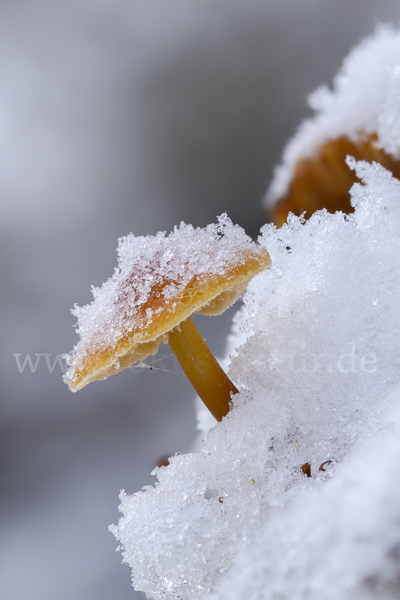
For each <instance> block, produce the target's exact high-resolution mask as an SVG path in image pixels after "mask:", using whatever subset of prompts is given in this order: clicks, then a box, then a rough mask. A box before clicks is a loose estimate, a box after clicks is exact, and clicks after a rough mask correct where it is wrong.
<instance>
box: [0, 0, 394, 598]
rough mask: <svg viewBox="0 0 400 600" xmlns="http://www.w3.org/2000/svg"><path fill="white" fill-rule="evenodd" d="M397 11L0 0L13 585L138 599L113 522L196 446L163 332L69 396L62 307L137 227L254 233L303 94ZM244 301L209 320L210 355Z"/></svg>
mask: <svg viewBox="0 0 400 600" xmlns="http://www.w3.org/2000/svg"><path fill="white" fill-rule="evenodd" d="M399 21H400V3H399V2H398V1H397V0H279V1H277V0H275V1H274V0H264V1H261V0H246V2H244V1H243V0H240V1H239V0H168V1H165V0H69V1H68V2H65V1H62V0H1V2H0V198H1V219H0V228H1V236H0V244H1V247H2V260H1V269H2V271H3V274H2V279H1V281H2V286H1V303H2V308H1V311H0V320H1V388H0V390H1V391H0V394H1V402H0V481H1V485H0V526H1V535H0V598H2V600H22V599H23V600H27V599H29V600H39V599H40V600H50V599H51V600H53V599H54V598H57V600H70V599H71V598H74V599H75V600H81V599H82V600H106V599H107V600H109V599H110V598H112V599H113V600H125V599H129V598H130V599H133V598H134V599H135V600H138V599H139V598H143V597H144V596H143V595H142V594H140V593H137V592H134V591H133V589H132V588H131V586H130V573H129V569H128V567H126V566H122V565H121V555H120V554H119V553H115V552H114V550H115V547H116V545H117V544H116V542H115V540H114V538H113V536H112V535H111V534H110V533H109V532H108V531H107V526H108V525H109V524H110V523H112V522H116V520H117V519H118V503H119V502H118V494H119V491H120V489H121V488H125V489H126V490H127V491H128V492H134V491H136V490H138V489H140V488H141V487H142V486H143V485H147V484H151V483H153V482H154V478H153V477H152V476H151V475H150V472H151V471H152V469H153V468H154V466H155V464H156V463H157V461H158V460H159V459H160V457H162V456H164V455H171V454H174V453H176V452H185V451H187V450H188V449H190V446H191V444H192V443H193V440H194V439H195V436H196V431H195V411H194V399H195V394H194V392H193V391H192V389H191V388H190V385H189V383H187V381H186V379H185V377H184V376H183V375H182V374H181V373H180V370H179V367H178V366H177V364H176V361H175V360H174V359H173V358H172V357H171V356H170V351H169V349H168V347H165V348H164V349H163V354H162V355H161V358H162V360H159V361H158V362H154V361H155V360H157V359H152V360H150V361H148V364H149V365H150V366H152V367H153V368H152V369H151V370H150V369H149V368H133V369H131V370H127V371H125V372H124V373H122V374H120V375H119V376H118V377H112V378H111V379H108V380H107V381H104V382H99V383H94V384H92V385H90V386H88V387H87V388H85V389H84V390H82V391H81V392H79V393H77V394H76V395H75V394H72V393H71V392H69V391H68V389H67V387H66V386H65V385H64V384H63V383H62V380H61V376H62V366H63V361H62V359H61V358H60V357H61V355H62V354H63V353H64V352H69V351H71V350H72V347H73V346H74V344H75V343H76V341H77V336H76V334H75V332H74V329H73V324H74V321H75V320H74V318H73V317H72V316H71V314H70V308H71V307H72V306H73V305H74V303H78V304H79V305H82V304H85V303H87V302H90V301H91V293H90V286H91V285H92V284H94V285H96V286H98V285H100V284H101V283H102V282H103V281H105V280H106V279H107V278H108V277H109V276H110V275H111V274H112V272H113V269H114V267H115V266H116V252H115V248H116V245H117V238H118V237H120V236H123V235H126V234H128V233H129V232H133V233H134V234H136V235H147V234H155V233H156V232H157V231H159V230H167V231H170V230H171V229H172V228H173V226H174V225H175V224H178V223H179V222H180V221H182V220H183V221H185V222H187V223H192V224H193V225H195V226H204V225H206V224H207V223H211V222H215V219H216V216H217V215H219V214H220V213H222V212H223V211H227V213H228V215H229V216H230V217H231V219H232V220H233V221H234V222H235V223H238V224H240V225H241V226H242V227H244V228H245V229H246V231H247V233H248V234H249V235H251V236H253V237H256V236H257V233H258V231H259V228H260V227H261V226H262V225H263V224H264V222H265V221H266V215H265V214H264V212H263V209H262V207H261V199H262V196H263V194H264V191H265V189H266V187H267V185H268V182H269V180H270V178H271V174H272V171H273V167H274V165H275V164H276V163H277V162H278V161H279V159H280V156H281V152H282V149H283V146H284V144H285V142H286V141H287V139H288V138H289V137H290V136H291V135H292V134H293V132H294V130H295V128H296V126H297V125H298V124H299V122H300V120H301V119H302V118H304V117H305V116H306V115H307V114H308V109H307V106H306V96H307V94H308V93H309V92H311V91H312V90H313V89H314V88H315V87H316V86H317V85H319V84H321V83H329V82H330V81H331V78H332V76H333V75H334V74H335V72H336V70H337V68H338V67H339V65H340V63H341V61H342V59H343V58H344V56H346V54H347V53H348V51H349V50H350V48H351V47H353V46H354V45H355V44H356V43H357V42H358V41H359V39H360V38H361V37H363V36H365V35H368V34H370V33H371V32H372V31H373V29H374V28H375V26H376V25H377V24H378V23H379V22H391V23H393V24H395V25H397V23H399ZM234 312H235V309H234V308H233V309H231V310H230V311H228V312H227V313H225V315H223V316H220V317H218V318H214V319H208V318H206V317H203V318H199V319H198V321H197V324H198V326H199V328H200V330H201V332H202V334H203V335H204V336H205V338H206V339H207V342H208V343H209V345H210V347H211V348H212V350H213V351H214V353H215V354H216V355H217V356H222V355H223V353H224V345H225V339H226V336H227V334H228V332H229V328H230V321H231V319H232V315H233V314H234ZM28 357H30V358H28ZM29 361H31V362H29Z"/></svg>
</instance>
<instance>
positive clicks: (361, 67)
mask: <svg viewBox="0 0 400 600" xmlns="http://www.w3.org/2000/svg"><path fill="white" fill-rule="evenodd" d="M399 96H400V31H399V30H398V29H395V28H392V27H388V26H385V27H384V26H381V27H379V28H378V30H377V32H376V33H375V34H374V35H372V36H371V37H369V38H367V39H366V40H364V42H362V43H361V44H360V45H359V46H357V47H356V48H355V49H354V50H353V51H352V52H350V54H349V55H348V56H347V58H346V59H345V61H344V63H343V65H342V68H341V70H340V71H339V73H338V74H337V76H336V77H335V79H334V82H333V86H332V89H329V88H328V87H327V86H322V87H320V88H318V89H317V90H316V91H315V92H314V93H313V94H311V96H310V97H309V104H310V107H311V108H312V109H313V110H314V111H315V115H314V117H313V118H311V119H307V120H305V121H304V122H303V123H302V125H301V126H300V127H299V129H298V131H297V133H296V135H295V136H294V137H293V139H292V140H291V141H290V142H289V143H288V145H287V147H286V148H285V151H284V153H283V161H282V164H281V165H280V166H279V167H278V168H277V169H276V171H275V176H274V179H273V181H272V183H271V186H270V188H269V191H268V193H267V196H266V200H265V202H266V205H267V206H272V205H273V204H274V203H275V202H276V200H277V199H278V198H280V197H281V196H283V195H284V194H285V193H286V191H287V189H288V186H289V183H290V181H291V179H292V176H293V172H294V168H295V166H296V164H297V162H298V161H299V159H301V158H305V157H311V156H312V155H313V154H314V153H315V151H316V150H317V149H318V147H319V146H320V145H321V144H322V143H323V142H324V141H327V140H330V139H335V138H337V137H339V136H341V135H345V136H347V137H348V138H350V139H351V140H354V141H356V140H359V139H360V138H361V139H362V138H363V137H365V136H368V135H376V136H377V140H376V144H375V145H376V146H377V147H378V148H381V149H383V150H385V151H386V152H387V154H389V155H391V156H392V157H393V158H394V159H399V158H400V103H399Z"/></svg>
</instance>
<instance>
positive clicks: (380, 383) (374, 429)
mask: <svg viewBox="0 0 400 600" xmlns="http://www.w3.org/2000/svg"><path fill="white" fill-rule="evenodd" d="M350 167H351V168H353V169H355V170H356V173H357V175H358V177H360V178H362V179H363V181H364V183H363V184H360V183H359V184H357V185H356V186H355V187H354V188H353V190H352V197H353V205H354V207H355V211H354V213H353V214H351V215H349V216H347V215H344V214H341V213H337V214H335V215H331V214H329V213H327V212H326V211H322V212H319V213H315V214H314V215H313V216H312V217H311V218H310V219H309V220H308V221H307V222H305V223H303V221H302V220H301V219H299V218H297V217H294V216H292V217H290V219H289V223H288V225H284V226H283V227H282V228H281V229H279V230H277V229H276V228H275V227H274V226H272V225H267V226H265V227H264V228H263V230H262V236H261V238H260V243H261V245H263V246H264V247H266V248H268V252H269V253H270V256H271V264H272V267H271V268H270V269H269V270H268V271H265V272H263V273H262V274H260V275H259V276H258V277H257V278H256V279H254V280H253V282H251V284H250V286H249V288H248V291H247V293H246V295H245V298H244V300H245V303H244V307H243V308H242V309H241V310H240V312H239V314H238V316H237V317H236V320H235V330H236V331H237V332H238V333H234V334H233V335H232V336H231V340H230V344H229V350H228V352H229V353H232V354H233V358H232V360H231V364H230V369H229V375H230V376H231V377H232V378H233V379H234V380H235V381H236V382H238V384H239V385H240V388H241V390H242V391H241V393H239V394H237V395H235V396H234V399H233V401H234V407H233V409H232V410H231V411H230V413H229V414H228V416H227V418H226V419H224V420H223V421H222V423H219V424H218V425H217V426H216V427H214V428H213V429H211V430H210V431H209V432H208V434H207V435H206V437H205V439H204V440H203V442H202V443H200V446H199V448H198V452H196V453H193V454H187V455H184V456H176V457H173V458H172V459H170V465H169V466H168V467H163V468H161V469H156V471H155V475H156V476H157V479H158V480H157V482H156V484H155V486H154V487H150V486H149V487H146V488H144V489H143V491H140V492H138V493H136V494H133V495H127V494H125V493H124V492H123V493H122V495H121V506H120V510H121V512H122V517H121V519H120V521H119V523H118V524H117V525H114V526H112V528H111V529H112V531H113V533H114V534H115V536H116V537H117V539H118V540H119V542H120V545H121V550H122V553H123V560H124V561H125V562H126V563H127V564H128V565H129V566H130V568H131V570H132V582H133V585H134V587H135V588H136V589H138V590H143V591H144V592H145V593H146V594H147V595H148V596H149V597H151V598H155V599H161V598H181V599H184V600H185V599H189V598H196V599H199V598H202V599H203V600H226V599H229V600H236V599H237V600H239V598H240V599H242V598H246V599H249V600H259V599H265V600H269V599H270V598H278V597H279V598H282V599H284V600H286V599H287V600H289V599H292V598H301V599H303V598H304V600H305V599H307V600H310V599H311V600H321V598H324V599H327V600H328V599H329V600H330V599H332V600H337V599H339V598H340V600H353V599H354V598H356V599H360V600H361V599H363V600H364V599H368V598H374V599H376V600H378V599H381V598H384V599H387V598H393V597H395V596H394V595H393V594H394V592H393V590H397V591H396V593H397V592H398V586H399V581H398V573H399V564H400V559H399V556H400V551H399V548H400V525H399V524H400V503H399V501H398V487H399V486H398V482H397V479H396V478H397V474H398V464H399V459H400V448H399V444H398V442H397V441H396V440H397V439H398V435H397V432H398V431H399V427H400V424H399V419H398V417H397V416H394V417H393V416H392V413H391V410H392V409H393V407H395V406H397V407H398V406H399V393H398V389H399V386H400V368H399V356H400V320H399V306H400V238H399V232H400V203H399V197H400V183H399V181H397V180H396V179H394V178H393V177H392V176H391V175H390V173H388V172H387V171H385V170H384V169H383V168H382V167H381V166H379V165H368V164H366V163H357V164H355V163H354V161H350ZM239 340H240V341H239ZM328 460H330V461H332V462H331V463H330V464H329V465H326V467H325V471H323V470H321V471H320V470H319V466H320V465H322V464H323V463H326V461H328ZM307 462H309V463H311V475H312V477H311V478H308V477H306V476H305V475H304V474H303V472H302V465H304V464H305V463H307ZM396 586H397V587H396ZM396 597H397V596H396Z"/></svg>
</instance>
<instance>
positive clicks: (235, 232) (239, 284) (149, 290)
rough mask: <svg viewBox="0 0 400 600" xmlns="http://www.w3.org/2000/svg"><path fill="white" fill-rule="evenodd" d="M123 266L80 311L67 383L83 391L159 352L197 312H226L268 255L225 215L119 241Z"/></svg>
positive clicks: (94, 289) (78, 311)
mask: <svg viewBox="0 0 400 600" xmlns="http://www.w3.org/2000/svg"><path fill="white" fill-rule="evenodd" d="M118 256H119V260H118V263H119V265H118V269H116V270H115V273H114V275H113V276H112V277H111V278H110V279H109V280H108V281H107V282H106V283H104V284H103V286H102V287H101V288H92V292H93V295H94V301H93V302H92V303H91V304H89V305H86V306H84V307H82V308H80V307H75V309H74V311H73V314H74V315H76V316H77V317H78V325H77V332H78V333H79V334H80V341H79V342H78V344H77V345H76V346H75V348H74V350H73V352H72V353H71V355H70V356H69V357H68V361H69V364H70V368H69V370H68V371H67V373H66V374H65V381H66V383H67V384H68V385H69V387H70V389H71V390H72V391H77V390H79V389H81V388H83V387H84V386H85V385H87V384H88V383H90V382H92V381H96V380H99V379H104V378H105V377H109V376H110V375H115V374H116V373H119V372H120V371H122V370H123V369H125V368H127V367H130V366H132V365H133V364H134V363H135V362H137V361H139V360H143V359H144V358H146V357H147V356H149V355H153V354H155V353H156V352H157V350H158V347H159V345H160V343H161V342H164V343H168V333H169V332H170V331H171V330H172V329H174V328H175V327H177V326H179V325H180V324H181V323H182V322H183V321H185V320H186V319H188V318H189V317H190V316H191V315H193V314H194V313H202V314H206V315H215V314H219V313H222V312H223V311H224V310H226V309H227V308H228V307H229V306H230V305H231V304H233V303H234V302H235V301H236V300H237V299H238V298H239V297H240V295H241V294H242V293H243V291H244V289H245V287H246V286H247V284H248V282H249V281H250V280H251V279H252V278H253V277H254V276H255V275H256V274H257V273H259V272H260V271H262V270H263V269H264V268H265V267H267V266H268V265H269V262H270V261H269V256H268V253H267V252H266V251H265V250H264V249H263V248H261V247H259V246H258V245H257V244H255V243H254V242H252V241H251V239H250V238H249V237H248V236H246V234H245V233H244V231H243V229H242V228H241V227H239V226H237V225H233V224H232V222H231V221H230V219H228V217H227V216H226V215H221V217H219V218H218V223H217V224H215V225H209V226H207V227H206V228H205V229H200V228H197V229H195V228H193V227H192V226H191V225H185V224H184V223H181V225H180V227H179V228H178V227H176V228H175V229H174V231H173V232H172V233H171V234H170V235H168V236H167V235H166V234H165V232H161V233H158V234H157V235H156V236H147V237H135V236H133V235H132V234H130V235H128V236H127V237H125V238H121V239H120V240H119V247H118Z"/></svg>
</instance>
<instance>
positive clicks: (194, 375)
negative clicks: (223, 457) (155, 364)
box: [169, 319, 238, 421]
mask: <svg viewBox="0 0 400 600" xmlns="http://www.w3.org/2000/svg"><path fill="white" fill-rule="evenodd" d="M169 345H170V346H171V349H172V351H173V353H174V354H175V356H176V358H177V359H178V360H179V363H180V365H181V367H182V369H183V370H184V371H185V373H186V376H187V377H188V379H189V381H190V383H191V384H192V385H193V387H194V389H195V390H196V392H197V393H198V395H199V396H200V398H201V399H202V400H203V402H204V404H205V405H206V406H207V408H208V410H209V411H210V412H211V414H212V415H213V416H214V417H215V418H216V419H217V421H222V418H223V417H224V416H225V415H226V414H227V413H228V412H229V409H230V401H231V396H232V395H233V394H237V392H238V390H237V388H236V387H235V386H234V385H233V383H232V382H231V380H230V379H229V377H228V376H227V375H226V373H225V372H224V371H223V370H222V369H221V367H220V366H219V364H218V361H217V360H216V359H215V358H214V356H213V355H212V353H211V352H210V349H209V348H208V346H207V344H206V343H205V341H204V340H203V338H202V337H201V335H200V333H199V330H198V329H197V327H196V326H195V324H194V323H193V321H192V319H186V321H183V323H181V324H180V325H179V326H178V327H175V329H173V330H172V331H171V332H170V333H169Z"/></svg>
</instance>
